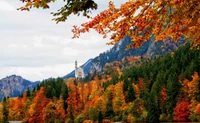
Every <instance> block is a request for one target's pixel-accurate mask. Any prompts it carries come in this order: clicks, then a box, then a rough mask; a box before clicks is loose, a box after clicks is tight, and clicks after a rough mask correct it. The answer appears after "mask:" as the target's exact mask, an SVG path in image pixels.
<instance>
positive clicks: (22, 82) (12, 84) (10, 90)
mask: <svg viewBox="0 0 200 123" xmlns="http://www.w3.org/2000/svg"><path fill="white" fill-rule="evenodd" d="M37 84H39V82H31V81H29V80H26V79H23V78H22V77H21V76H16V75H11V76H7V77H5V78H3V79H1V80H0V101H2V99H3V97H7V96H9V97H17V96H19V95H21V94H23V93H24V91H26V90H27V88H29V89H30V90H31V89H33V88H34V87H36V86H37Z"/></svg>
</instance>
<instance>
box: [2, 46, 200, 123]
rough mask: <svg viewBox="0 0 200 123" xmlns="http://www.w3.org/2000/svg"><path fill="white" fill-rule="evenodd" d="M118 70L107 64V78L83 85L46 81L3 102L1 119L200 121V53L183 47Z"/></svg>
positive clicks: (103, 75)
mask: <svg viewBox="0 0 200 123" xmlns="http://www.w3.org/2000/svg"><path fill="white" fill-rule="evenodd" d="M129 59H134V60H140V59H141V58H139V57H134V58H129ZM120 65H121V63H120V62H119V61H118V62H116V61H115V62H113V63H107V65H106V67H108V69H107V70H109V72H107V70H105V72H104V73H101V74H98V73H97V74H96V76H95V77H93V78H90V79H89V81H87V82H84V83H83V82H82V81H80V80H79V79H74V78H70V79H66V80H65V81H64V80H63V79H61V78H57V79H49V80H45V81H43V82H42V83H41V84H40V86H39V87H38V88H37V90H34V91H33V92H31V93H30V94H27V95H24V96H23V97H20V98H17V99H15V100H10V99H6V100H5V101H4V103H3V105H4V107H6V108H5V109H4V110H7V111H8V110H9V113H8V114H7V115H5V116H7V118H8V119H9V120H14V119H15V120H23V121H25V122H30V123H34V122H75V123H80V122H83V121H84V122H102V121H103V122H108V123H110V122H119V121H123V122H136V121H138V122H151V123H152V122H172V121H182V122H183V121H185V122H191V121H193V122H194V121H196V122H197V121H198V122H199V121H200V119H199V117H200V112H199V111H200V97H199V94H200V88H199V87H200V86H199V83H200V69H199V68H200V51H199V50H197V49H190V45H189V44H187V45H186V46H183V47H180V48H179V49H178V50H177V51H175V52H173V53H168V54H166V55H165V56H160V57H154V58H150V59H148V60H145V61H144V62H142V63H140V64H139V65H137V64H136V65H132V66H131V67H129V68H124V69H121V67H120ZM9 103H10V104H12V105H10V104H9ZM16 107H18V108H16ZM25 107H28V108H25ZM17 112H20V117H19V115H18V113H17ZM27 112H29V115H25V114H26V113H27ZM0 114H2V113H0ZM13 114H16V115H13ZM183 114H184V115H183ZM11 116H12V117H11ZM0 117H1V116H0Z"/></svg>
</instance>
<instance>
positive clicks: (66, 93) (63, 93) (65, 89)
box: [62, 84, 69, 111]
mask: <svg viewBox="0 0 200 123" xmlns="http://www.w3.org/2000/svg"><path fill="white" fill-rule="evenodd" d="M68 97H69V95H68V87H67V85H66V84H63V86H62V98H63V100H64V110H65V111H66V110H67V107H68V105H67V103H66V100H67V98H68Z"/></svg>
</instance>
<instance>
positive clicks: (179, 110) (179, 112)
mask: <svg viewBox="0 0 200 123" xmlns="http://www.w3.org/2000/svg"><path fill="white" fill-rule="evenodd" d="M189 105H190V103H189V102H186V101H181V102H180V103H177V104H176V107H175V108H174V120H175V121H188V120H189V116H190V114H189Z"/></svg>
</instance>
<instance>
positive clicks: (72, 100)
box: [67, 83, 82, 116]
mask: <svg viewBox="0 0 200 123" xmlns="http://www.w3.org/2000/svg"><path fill="white" fill-rule="evenodd" d="M67 103H68V105H71V106H72V110H73V111H72V112H73V115H74V116H77V115H78V114H79V112H80V111H81V110H82V104H81V100H80V96H79V92H78V88H77V86H76V85H74V84H73V83H70V84H69V97H68V99H67ZM68 113H70V112H69V106H68Z"/></svg>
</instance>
